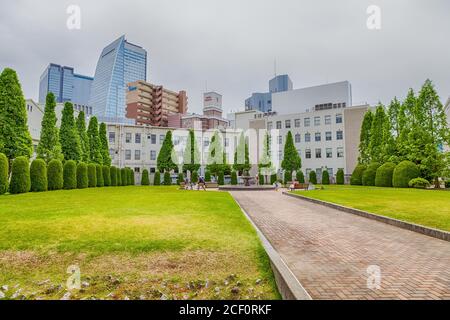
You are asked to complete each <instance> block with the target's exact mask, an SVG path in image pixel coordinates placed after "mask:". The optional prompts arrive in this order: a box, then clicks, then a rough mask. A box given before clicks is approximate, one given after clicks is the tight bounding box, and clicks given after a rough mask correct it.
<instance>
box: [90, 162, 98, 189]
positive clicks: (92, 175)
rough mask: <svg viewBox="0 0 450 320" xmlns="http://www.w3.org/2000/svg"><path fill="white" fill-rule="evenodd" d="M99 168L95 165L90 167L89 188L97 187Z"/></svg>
mask: <svg viewBox="0 0 450 320" xmlns="http://www.w3.org/2000/svg"><path fill="white" fill-rule="evenodd" d="M96 171H97V167H96V166H95V164H93V163H89V165H88V186H89V188H95V187H97V172H96Z"/></svg>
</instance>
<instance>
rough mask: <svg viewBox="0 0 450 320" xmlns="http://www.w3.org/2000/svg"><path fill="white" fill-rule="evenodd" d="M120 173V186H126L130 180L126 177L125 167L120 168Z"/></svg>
mask: <svg viewBox="0 0 450 320" xmlns="http://www.w3.org/2000/svg"><path fill="white" fill-rule="evenodd" d="M120 174H121V175H122V186H128V185H129V182H130V181H129V179H128V172H127V168H122V169H120Z"/></svg>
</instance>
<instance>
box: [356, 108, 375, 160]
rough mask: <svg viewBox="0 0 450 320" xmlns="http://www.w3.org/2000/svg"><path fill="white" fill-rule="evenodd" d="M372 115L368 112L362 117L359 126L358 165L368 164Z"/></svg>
mask: <svg viewBox="0 0 450 320" xmlns="http://www.w3.org/2000/svg"><path fill="white" fill-rule="evenodd" d="M372 122H373V113H372V111H370V110H368V111H367V112H366V114H365V115H364V120H363V122H362V125H361V133H360V137H359V158H358V162H359V163H360V164H367V163H369V162H370V160H371V159H370V150H369V144H370V132H371V130H372Z"/></svg>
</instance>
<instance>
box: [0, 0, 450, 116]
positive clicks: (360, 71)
mask: <svg viewBox="0 0 450 320" xmlns="http://www.w3.org/2000/svg"><path fill="white" fill-rule="evenodd" d="M71 4H76V5H79V6H80V8H81V29H80V30H69V29H68V28H67V27H66V21H67V18H68V16H69V15H68V14H67V13H66V9H67V7H68V6H69V5H71ZM372 4H373V5H378V6H379V7H380V8H381V19H382V20H381V23H382V25H381V30H377V31H374V30H369V29H368V28H367V26H366V21H367V18H368V14H367V13H366V10H367V8H368V6H369V5H372ZM449 14H450V1H448V0H429V1H424V0H386V1H378V0H369V1H366V0H339V1H335V0H328V1H324V0H322V1H320V0H314V1H313V0H311V1H301V0H277V1H275V0H273V1H264V0H221V1H216V0H164V1H149V0H128V1H123V0H122V1H115V0H95V1H93V0H71V1H65V0H38V1H36V0H14V1H7V0H0V43H1V45H0V69H3V68H4V67H12V68H14V69H15V70H17V72H18V74H19V77H20V80H21V82H22V86H23V89H24V92H25V96H26V97H27V98H34V99H37V97H38V87H39V77H40V75H41V73H42V71H43V70H44V68H45V67H46V66H47V65H48V63H50V62H54V63H58V64H62V65H67V66H73V67H74V68H75V72H76V73H80V74H86V75H90V76H93V75H94V72H95V67H96V63H97V60H98V57H99V55H100V52H101V50H102V49H103V48H104V47H105V46H106V45H107V44H109V43H110V42H112V41H113V40H115V39H116V38H118V37H119V36H120V35H122V34H126V36H127V39H128V40H129V41H130V42H132V43H135V44H138V45H141V46H143V47H144V48H145V49H146V50H147V51H148V59H149V60H148V71H147V74H148V75H147V78H148V80H149V81H150V82H152V83H155V84H162V85H164V86H166V87H167V88H169V89H173V90H187V92H188V96H189V109H190V111H194V112H200V111H201V103H202V98H201V97H202V93H203V92H204V91H205V87H206V83H207V84H208V89H209V90H215V91H218V92H219V93H221V94H223V96H224V107H225V110H226V111H229V110H236V109H242V108H243V105H244V100H245V99H246V98H247V97H248V96H250V95H251V93H252V92H265V91H268V81H269V79H270V78H271V77H273V75H274V60H275V59H276V61H277V73H278V74H285V73H287V74H289V75H290V77H291V79H292V81H293V82H294V88H302V87H307V86H312V85H317V84H323V83H327V82H336V81H341V80H349V81H350V82H351V83H352V86H353V101H354V104H357V103H359V102H365V101H367V102H369V103H375V102H377V101H379V100H380V101H382V102H388V101H389V100H390V99H392V98H393V97H394V96H399V97H403V96H404V95H405V94H406V91H407V89H408V88H409V87H413V88H415V89H419V88H420V86H421V84H422V83H423V82H424V80H425V79H427V78H430V79H432V80H433V82H434V83H435V85H436V87H437V89H438V92H439V94H440V96H441V100H442V101H443V102H445V101H444V100H447V97H448V96H449V95H450V18H449Z"/></svg>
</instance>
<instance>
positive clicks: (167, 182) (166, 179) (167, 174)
mask: <svg viewBox="0 0 450 320" xmlns="http://www.w3.org/2000/svg"><path fill="white" fill-rule="evenodd" d="M171 184H172V178H171V177H170V172H167V171H166V172H164V185H166V186H170V185H171Z"/></svg>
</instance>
